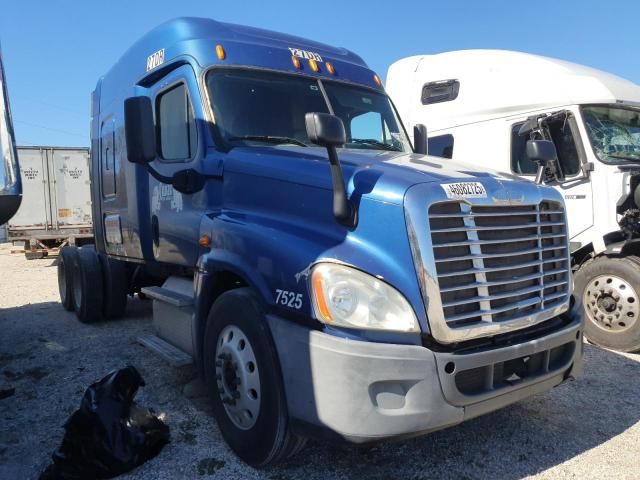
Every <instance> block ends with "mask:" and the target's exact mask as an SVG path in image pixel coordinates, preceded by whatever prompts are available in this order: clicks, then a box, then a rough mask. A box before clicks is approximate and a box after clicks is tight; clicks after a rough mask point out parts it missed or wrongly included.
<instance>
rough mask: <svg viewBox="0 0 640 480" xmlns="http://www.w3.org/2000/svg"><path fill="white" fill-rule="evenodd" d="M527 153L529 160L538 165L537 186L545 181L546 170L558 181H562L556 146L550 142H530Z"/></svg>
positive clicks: (528, 142)
mask: <svg viewBox="0 0 640 480" xmlns="http://www.w3.org/2000/svg"><path fill="white" fill-rule="evenodd" d="M526 153H527V157H528V158H529V160H531V161H532V162H534V163H536V164H538V172H537V173H536V180H535V182H536V183H537V184H541V183H542V182H543V181H544V176H545V170H547V171H548V172H549V173H551V174H553V176H554V178H555V179H556V180H560V178H559V172H558V153H557V152H556V146H555V145H554V144H553V142H552V141H550V140H528V141H527V146H526Z"/></svg>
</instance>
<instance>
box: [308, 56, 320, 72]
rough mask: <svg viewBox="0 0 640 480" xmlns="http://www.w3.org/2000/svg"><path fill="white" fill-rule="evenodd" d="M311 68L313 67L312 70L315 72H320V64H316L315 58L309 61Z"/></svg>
mask: <svg viewBox="0 0 640 480" xmlns="http://www.w3.org/2000/svg"><path fill="white" fill-rule="evenodd" d="M309 66H310V67H311V70H313V71H314V72H317V71H318V70H320V67H319V66H318V62H316V61H315V60H314V59H313V58H310V59H309Z"/></svg>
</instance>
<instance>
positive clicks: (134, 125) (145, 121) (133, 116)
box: [124, 97, 156, 165]
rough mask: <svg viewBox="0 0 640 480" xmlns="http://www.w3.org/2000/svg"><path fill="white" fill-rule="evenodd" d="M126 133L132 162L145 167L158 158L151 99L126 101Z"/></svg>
mask: <svg viewBox="0 0 640 480" xmlns="http://www.w3.org/2000/svg"><path fill="white" fill-rule="evenodd" d="M124 132H125V138H126V142H127V159H128V160H129V161H130V162H132V163H140V164H143V165H145V164H147V163H150V162H152V161H153V160H154V159H155V158H156V131H155V125H154V123H153V109H152V108H151V99H150V98H149V97H131V98H127V99H126V100H125V101H124Z"/></svg>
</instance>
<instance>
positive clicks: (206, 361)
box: [58, 18, 582, 466]
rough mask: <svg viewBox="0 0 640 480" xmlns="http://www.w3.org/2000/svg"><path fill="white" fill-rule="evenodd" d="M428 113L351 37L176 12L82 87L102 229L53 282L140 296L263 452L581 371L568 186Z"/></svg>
mask: <svg viewBox="0 0 640 480" xmlns="http://www.w3.org/2000/svg"><path fill="white" fill-rule="evenodd" d="M425 133H426V132H425V131H424V129H423V128H422V127H420V126H418V127H416V129H415V132H414V143H415V144H414V145H412V144H411V142H410V140H409V137H408V135H407V133H406V132H405V130H404V127H403V126H402V123H401V121H400V119H399V117H398V115H397V112H396V110H395V108H394V106H393V104H392V103H391V101H390V99H389V98H388V97H387V95H386V94H385V91H384V88H383V86H382V83H381V81H380V79H379V77H378V76H377V75H376V74H375V73H374V72H373V71H371V70H370V69H369V68H368V67H367V65H366V64H365V62H364V61H363V60H362V59H361V58H360V57H359V56H357V55H356V54H354V53H352V52H350V51H348V50H346V49H343V48H334V47H331V46H328V45H325V44H321V43H317V42H314V41H311V40H307V39H304V38H299V37H294V36H289V35H284V34H280V33H275V32H271V31H266V30H261V29H257V28H250V27H245V26H239V25H233V24H227V23H219V22H217V21H213V20H208V19H198V18H181V19H176V20H173V21H170V22H168V23H165V24H163V25H161V26H159V27H157V28H156V29H155V30H153V31H151V32H150V33H148V34H147V35H146V36H144V37H143V38H142V39H141V40H140V41H138V42H137V43H136V44H135V45H133V46H132V47H131V48H130V49H129V50H128V51H127V52H126V53H125V54H124V56H123V57H122V58H121V59H120V60H119V61H118V62H117V63H116V64H115V65H114V66H113V68H112V69H111V70H110V71H109V72H108V73H107V74H106V75H105V76H104V77H102V78H101V79H100V80H99V81H98V84H97V86H96V89H95V91H94V93H93V97H92V123H91V141H92V149H91V150H92V198H93V216H94V226H95V240H96V243H95V248H90V247H82V248H74V247H67V248H65V249H63V251H62V255H61V258H60V262H59V265H58V274H59V285H60V296H61V301H62V303H63V305H64V306H65V308H67V309H68V310H75V311H76V313H77V316H78V318H79V319H80V320H81V321H83V322H94V321H98V320H101V319H105V318H115V317H118V316H121V315H123V313H124V310H125V307H126V302H127V296H128V295H131V294H134V293H136V292H140V293H142V294H145V295H146V296H147V297H151V298H152V299H153V316H154V325H155V334H154V335H155V336H154V337H153V338H155V341H150V342H149V344H150V345H153V346H154V348H156V349H157V350H159V351H163V352H164V353H165V355H169V354H171V353H172V352H173V353H175V352H180V354H182V355H186V356H187V358H188V359H189V361H192V362H194V363H195V365H197V367H198V368H199V370H200V371H201V372H202V375H203V376H204V378H205V379H206V382H207V385H208V389H209V391H210V394H211V399H212V405H213V411H214V414H215V417H216V420H217V422H218V425H219V427H220V430H221V432H222V435H223V437H224V438H225V440H226V441H227V442H228V444H229V445H230V446H231V448H232V449H233V450H234V451H235V452H236V454H237V455H238V456H239V457H240V458H242V459H243V460H244V461H246V462H248V463H249V464H252V465H254V466H265V465H269V464H273V463H275V462H278V461H280V460H282V459H284V458H287V457H288V456H290V455H292V454H294V453H295V452H297V451H298V450H299V449H301V448H302V447H303V446H304V443H305V439H306V438H308V437H320V438H328V439H332V440H340V441H348V442H354V443H366V442H373V441H379V440H383V439H389V438H399V437H405V436H413V435H417V434H423V433H427V432H430V431H434V430H437V429H441V428H445V427H448V426H451V425H455V424H458V423H460V422H462V421H464V420H467V419H470V418H473V417H476V416H478V415H482V414H484V413H487V412H490V411H493V410H495V409H497V408H500V407H503V406H505V405H508V404H510V403H512V402H515V401H518V400H520V399H523V398H525V397H528V396H531V395H533V394H536V393H539V392H543V391H547V390H549V389H551V388H552V387H555V386H557V385H559V384H561V383H562V382H564V381H565V380H567V379H570V378H573V377H574V376H575V375H576V374H577V373H578V372H579V371H580V369H581V357H582V338H581V331H582V325H581V320H580V318H575V317H572V316H571V314H570V313H569V307H570V303H571V272H570V265H569V251H568V244H567V229H566V218H565V213H564V204H563V201H562V198H561V196H560V195H559V194H558V193H557V192H556V191H555V190H553V189H551V188H546V187H544V186H538V185H535V184H534V183H530V182H525V181H521V180H518V179H517V178H514V177H512V176H509V175H503V174H499V173H495V172H487V171H483V170H481V169H478V168H477V167H469V166H465V165H460V164H455V163H453V162H451V161H448V160H444V159H436V158H432V157H427V156H425V155H423V154H422V153H426V135H425ZM538 143H539V144H538V145H533V147H536V148H533V149H532V151H533V152H534V154H535V152H538V156H539V157H541V158H542V157H544V156H545V155H547V156H549V155H550V153H552V152H550V150H549V149H548V148H547V149H546V150H545V148H543V147H548V145H544V144H542V143H540V142H538ZM478 147H479V148H487V147H486V146H483V145H479V146H478ZM536 149H537V150H536ZM174 358H175V357H174Z"/></svg>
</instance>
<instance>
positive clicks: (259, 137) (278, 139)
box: [229, 135, 309, 147]
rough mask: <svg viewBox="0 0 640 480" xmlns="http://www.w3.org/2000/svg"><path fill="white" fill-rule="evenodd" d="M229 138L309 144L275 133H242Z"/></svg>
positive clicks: (299, 144) (274, 142)
mask: <svg viewBox="0 0 640 480" xmlns="http://www.w3.org/2000/svg"><path fill="white" fill-rule="evenodd" d="M229 140H230V141H233V140H255V141H257V142H266V143H273V144H276V145H283V144H285V143H292V144H293V145H298V146H299V147H308V146H309V145H307V144H306V143H304V142H301V141H300V140H298V139H296V138H291V137H278V136H275V135H243V136H241V137H230V138H229Z"/></svg>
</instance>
